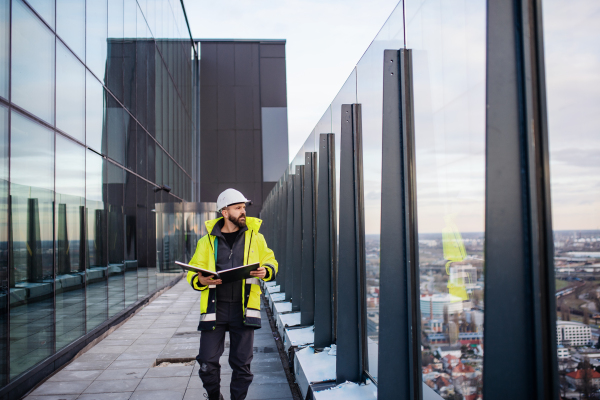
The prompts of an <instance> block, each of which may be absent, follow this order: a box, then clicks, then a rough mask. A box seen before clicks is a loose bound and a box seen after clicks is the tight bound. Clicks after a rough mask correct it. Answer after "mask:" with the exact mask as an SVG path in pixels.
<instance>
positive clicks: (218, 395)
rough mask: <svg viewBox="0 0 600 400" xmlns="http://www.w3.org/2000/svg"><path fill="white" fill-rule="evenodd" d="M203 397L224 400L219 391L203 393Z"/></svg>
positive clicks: (209, 399) (211, 399)
mask: <svg viewBox="0 0 600 400" xmlns="http://www.w3.org/2000/svg"><path fill="white" fill-rule="evenodd" d="M204 397H206V398H207V399H208V400H225V399H224V398H223V395H222V394H221V393H213V394H206V393H204Z"/></svg>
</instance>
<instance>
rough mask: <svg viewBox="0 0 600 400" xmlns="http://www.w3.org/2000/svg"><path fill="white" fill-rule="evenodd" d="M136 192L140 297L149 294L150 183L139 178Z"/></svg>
mask: <svg viewBox="0 0 600 400" xmlns="http://www.w3.org/2000/svg"><path fill="white" fill-rule="evenodd" d="M136 192H137V195H136V197H137V199H136V202H137V204H136V210H135V212H136V220H135V223H136V243H137V244H136V247H137V257H138V258H137V259H138V298H142V297H144V296H146V295H147V294H148V245H147V241H148V211H149V210H148V183H147V182H146V181H144V180H143V179H141V178H137V186H136ZM152 256H154V254H152Z"/></svg>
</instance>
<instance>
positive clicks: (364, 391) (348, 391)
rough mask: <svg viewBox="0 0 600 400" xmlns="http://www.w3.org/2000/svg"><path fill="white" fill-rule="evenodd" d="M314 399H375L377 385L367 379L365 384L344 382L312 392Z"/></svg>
mask: <svg viewBox="0 0 600 400" xmlns="http://www.w3.org/2000/svg"><path fill="white" fill-rule="evenodd" d="M313 396H314V398H315V400H377V386H375V385H373V384H372V383H370V381H367V384H366V385H359V384H357V383H352V382H344V383H342V384H340V385H337V386H335V387H332V388H330V389H327V390H322V391H320V392H314V393H313Z"/></svg>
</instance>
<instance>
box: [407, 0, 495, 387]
mask: <svg viewBox="0 0 600 400" xmlns="http://www.w3.org/2000/svg"><path fill="white" fill-rule="evenodd" d="M406 21H407V23H406V24H407V25H406V42H407V48H410V49H413V67H412V70H413V86H414V107H415V109H414V116H415V150H416V178H417V213H418V229H419V235H418V240H419V274H420V276H419V280H420V298H419V307H420V311H421V331H422V335H421V345H422V349H423V350H422V352H421V361H422V374H423V381H424V382H425V383H426V384H427V385H428V386H430V387H431V388H433V389H434V390H435V391H437V392H438V393H439V394H441V395H442V396H443V397H450V396H454V398H456V397H458V396H462V397H464V398H473V399H474V398H478V397H479V396H480V395H481V392H482V367H483V312H484V301H483V289H484V281H483V244H484V242H483V241H484V188H485V176H484V171H485V159H484V154H485V37H486V31H485V21H486V14H485V2H484V1H476V2H465V3H464V4H462V5H461V6H460V7H456V6H455V5H450V4H446V3H444V2H436V1H425V2H423V3H422V4H416V3H414V2H413V3H406Z"/></svg>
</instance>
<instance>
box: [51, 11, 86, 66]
mask: <svg viewBox="0 0 600 400" xmlns="http://www.w3.org/2000/svg"><path fill="white" fill-rule="evenodd" d="M56 33H57V34H58V36H60V38H61V39H62V40H64V41H65V43H66V44H67V46H69V48H70V49H71V50H73V52H74V53H75V54H77V56H78V57H79V58H80V59H81V60H85V1H83V0H57V2H56Z"/></svg>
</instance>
